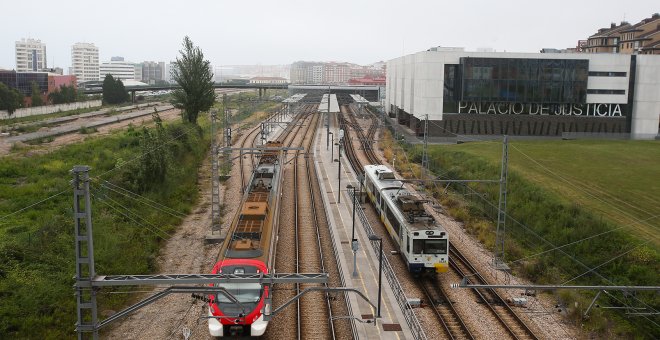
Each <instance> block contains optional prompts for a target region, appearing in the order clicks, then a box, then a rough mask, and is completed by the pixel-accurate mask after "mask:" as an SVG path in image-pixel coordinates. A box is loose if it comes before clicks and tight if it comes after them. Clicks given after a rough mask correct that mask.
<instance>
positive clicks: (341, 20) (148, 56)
mask: <svg viewBox="0 0 660 340" xmlns="http://www.w3.org/2000/svg"><path fill="white" fill-rule="evenodd" d="M656 12H660V3H659V2H658V1H657V0H634V1H621V0H570V1H568V0H554V1H543V2H541V1H535V0H499V1H493V0H453V1H446V0H405V1H404V0H399V1H391V0H332V1H324V2H321V1H316V0H274V1H266V0H252V1H247V0H238V1H237V0H233V1H227V0H208V1H201V0H185V1H181V0H178V1H170V0H161V1H151V0H149V1H148V0H137V1H135V0H133V1H126V0H112V1H97V0H30V1H18V0H2V1H1V2H0V13H2V14H3V15H1V17H2V21H3V23H2V29H1V30H0V68H5V69H13V68H15V67H16V61H15V41H17V40H20V39H21V38H34V39H40V40H41V41H42V42H44V43H46V49H47V57H48V66H49V67H53V66H56V67H62V68H63V69H64V70H65V73H66V70H67V69H68V67H69V66H70V64H71V45H73V44H74V43H76V42H91V43H94V44H95V45H96V46H97V47H98V48H99V56H100V61H101V62H104V61H109V60H110V57H112V56H123V57H124V58H125V59H126V60H128V61H133V62H142V61H165V62H167V61H170V60H174V59H175V58H176V57H177V56H178V53H179V52H178V51H179V50H180V49H181V43H182V41H183V38H184V36H186V35H187V36H189V37H190V38H191V39H192V41H193V42H194V43H195V45H197V46H199V47H201V49H202V51H203V53H204V55H205V57H206V58H207V59H208V60H210V61H211V63H212V64H213V66H216V67H217V66H222V65H254V64H261V65H274V64H290V63H292V62H295V61H299V60H305V61H348V62H353V63H357V64H362V65H366V64H371V63H374V62H377V61H381V60H383V61H387V60H390V59H393V58H397V57H399V56H402V55H405V54H410V53H415V52H419V51H423V50H427V49H428V48H430V47H434V46H449V47H465V48H466V50H468V51H469V50H476V49H477V48H481V47H487V48H493V49H495V50H497V51H507V52H538V51H539V50H540V49H541V48H545V47H551V48H566V47H574V46H575V45H576V43H577V41H578V40H580V39H586V38H587V37H588V36H589V35H592V34H594V33H596V31H597V30H598V28H601V27H609V25H610V23H611V22H617V23H619V22H621V21H622V20H624V18H625V20H626V21H628V22H630V23H636V22H638V21H640V20H641V19H643V18H647V17H650V16H651V15H652V14H653V13H656Z"/></svg>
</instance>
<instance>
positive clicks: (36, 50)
mask: <svg viewBox="0 0 660 340" xmlns="http://www.w3.org/2000/svg"><path fill="white" fill-rule="evenodd" d="M47 67H48V65H47V63H46V44H44V43H42V42H41V40H36V39H29V38H28V39H25V38H23V39H21V40H20V41H16V72H36V71H41V70H43V69H45V68H47Z"/></svg>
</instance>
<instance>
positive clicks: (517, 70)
mask: <svg viewBox="0 0 660 340" xmlns="http://www.w3.org/2000/svg"><path fill="white" fill-rule="evenodd" d="M460 63H461V64H460V65H458V68H457V69H455V70H452V68H451V66H454V65H446V66H445V98H444V101H445V108H444V109H443V112H456V111H455V108H454V107H453V105H452V103H451V102H452V101H454V102H456V101H459V100H462V101H493V102H520V103H530V102H534V103H583V102H584V101H585V100H586V97H585V95H584V93H581V92H579V91H578V92H574V91H572V90H570V89H572V88H574V86H577V87H578V88H586V82H587V75H588V68H589V61H588V60H576V59H520V58H461V59H460ZM459 84H460V86H458V87H457V85H459ZM459 88H460V93H457V92H459V91H455V90H456V89H459ZM448 94H454V96H453V98H450V97H448V96H447V95H448Z"/></svg>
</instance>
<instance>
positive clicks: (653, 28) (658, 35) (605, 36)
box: [582, 13, 660, 54]
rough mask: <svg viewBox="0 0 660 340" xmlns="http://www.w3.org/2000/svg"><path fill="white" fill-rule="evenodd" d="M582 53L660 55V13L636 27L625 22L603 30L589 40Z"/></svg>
mask: <svg viewBox="0 0 660 340" xmlns="http://www.w3.org/2000/svg"><path fill="white" fill-rule="evenodd" d="M582 52H586V53H624V54H660V13H655V14H653V15H652V16H651V17H650V18H646V19H643V20H641V21H640V22H638V23H636V24H634V25H631V24H630V23H628V22H625V21H623V22H621V23H620V24H619V25H617V24H615V23H612V24H611V25H610V27H609V28H601V29H599V30H598V32H597V33H596V34H594V35H592V36H590V37H589V38H588V40H587V43H586V46H584V48H583V49H582Z"/></svg>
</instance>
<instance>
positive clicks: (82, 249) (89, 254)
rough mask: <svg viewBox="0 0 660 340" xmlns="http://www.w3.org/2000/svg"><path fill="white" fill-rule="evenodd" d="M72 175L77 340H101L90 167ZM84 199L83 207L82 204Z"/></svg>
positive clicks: (75, 171) (79, 168)
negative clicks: (88, 337) (88, 336)
mask: <svg viewBox="0 0 660 340" xmlns="http://www.w3.org/2000/svg"><path fill="white" fill-rule="evenodd" d="M72 172H73V182H72V184H73V219H74V225H75V238H74V240H75V242H76V277H75V279H76V284H75V286H74V287H75V290H76V310H77V314H78V322H77V323H76V332H77V333H78V340H82V339H84V338H85V337H84V336H83V333H92V338H93V339H94V340H96V339H98V338H99V331H98V328H97V327H98V309H97V304H96V289H95V288H94V287H92V280H93V279H94V278H95V277H96V271H95V270H94V240H93V238H92V203H91V199H90V196H89V167H88V166H86V165H76V166H74V167H73V171H72ZM81 199H82V200H83V201H84V203H81ZM83 205H84V209H83Z"/></svg>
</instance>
